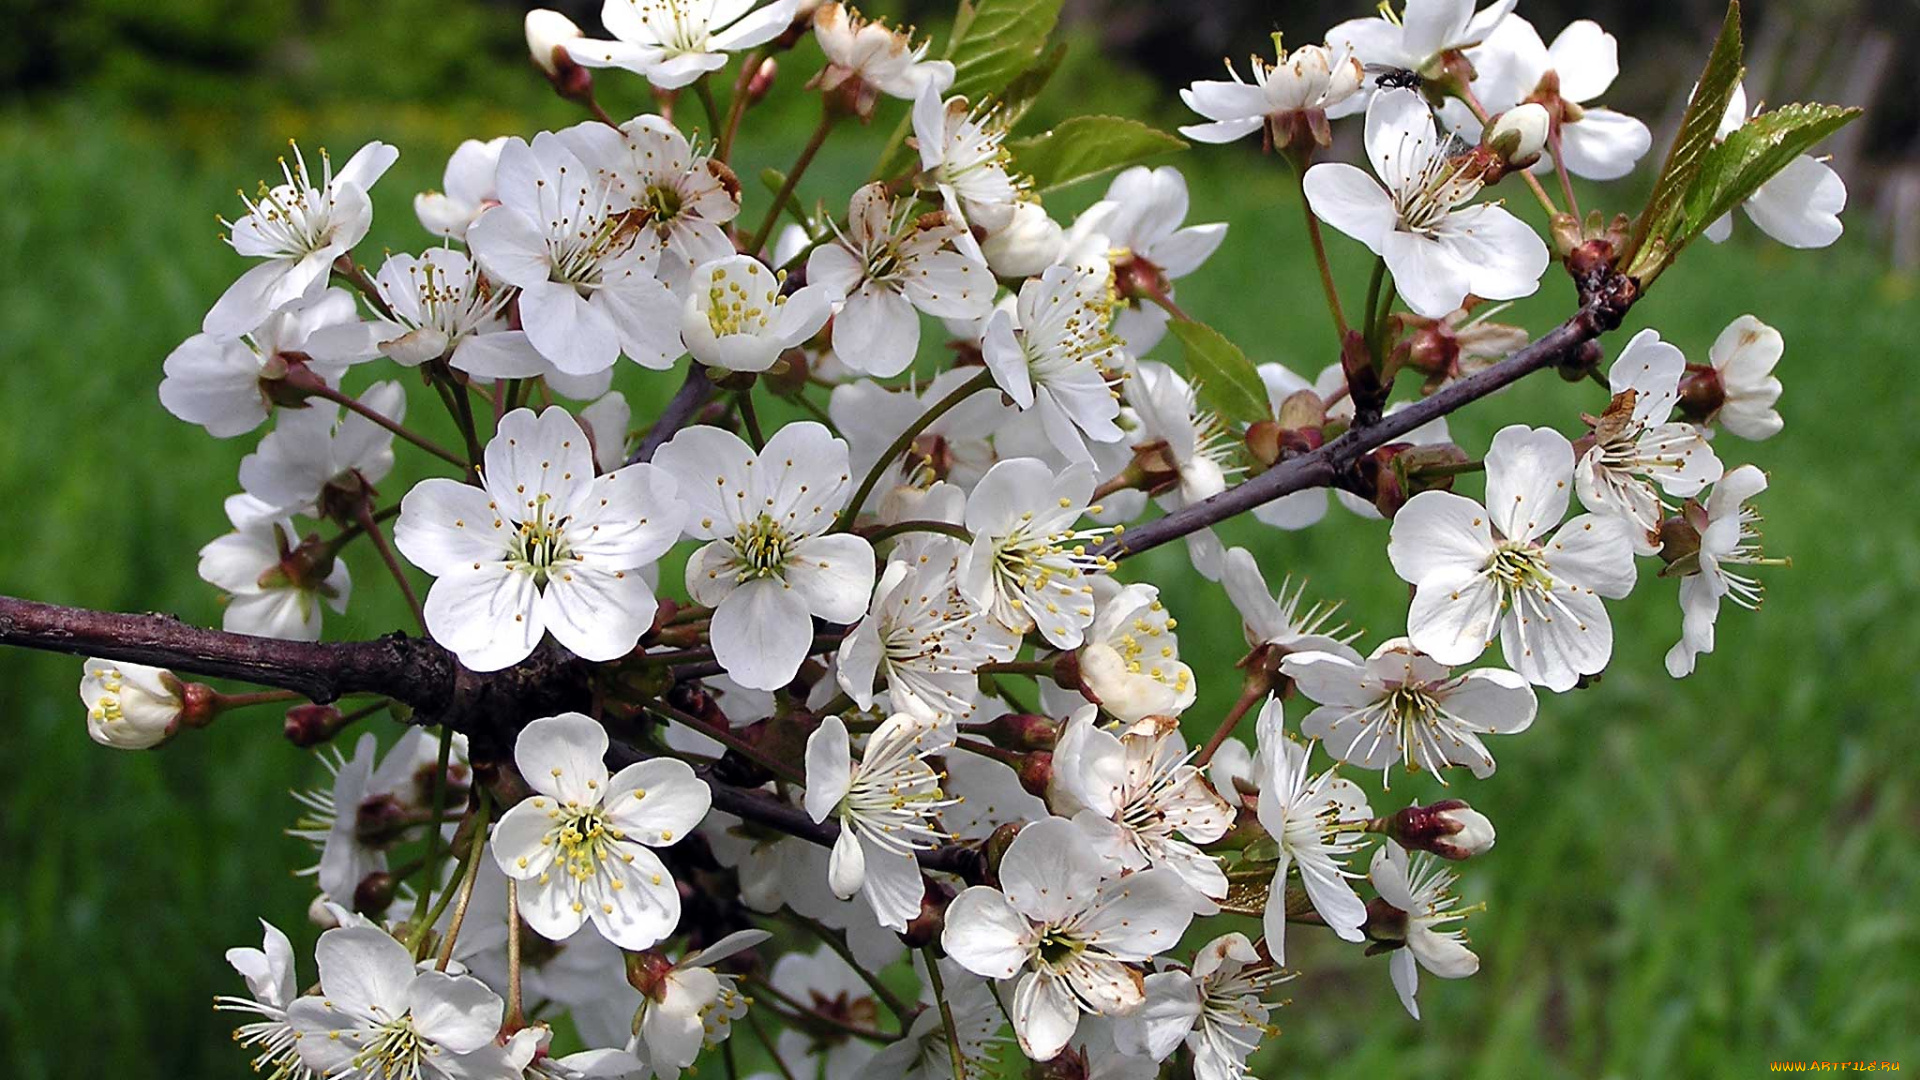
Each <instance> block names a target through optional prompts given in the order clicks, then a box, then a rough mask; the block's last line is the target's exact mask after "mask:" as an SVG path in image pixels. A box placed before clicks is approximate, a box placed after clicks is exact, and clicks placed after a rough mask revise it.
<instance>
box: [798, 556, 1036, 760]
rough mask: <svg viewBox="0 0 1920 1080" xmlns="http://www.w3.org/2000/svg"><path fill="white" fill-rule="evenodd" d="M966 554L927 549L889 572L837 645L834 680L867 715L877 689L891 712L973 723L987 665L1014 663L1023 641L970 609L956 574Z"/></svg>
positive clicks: (891, 565) (896, 563)
mask: <svg viewBox="0 0 1920 1080" xmlns="http://www.w3.org/2000/svg"><path fill="white" fill-rule="evenodd" d="M965 550H966V549H965V548H964V547H962V546H961V545H960V544H959V543H957V542H949V543H945V544H938V545H926V547H925V549H924V550H921V551H915V552H910V553H909V554H910V555H911V557H910V558H905V559H902V558H896V559H895V560H894V561H892V562H889V563H888V564H887V567H886V570H885V571H884V572H882V573H881V575H880V580H879V583H878V584H876V585H875V586H874V588H873V602H872V604H871V605H869V606H868V608H867V614H866V616H865V617H864V618H862V619H861V620H860V622H859V623H858V624H856V625H855V626H854V628H853V631H852V632H851V633H849V634H848V635H847V636H846V638H844V639H843V640H842V641H841V643H840V651H839V653H837V654H836V656H835V660H834V678H835V679H836V680H838V682H839V684H840V687H841V689H843V690H845V691H846V692H847V694H848V696H850V697H852V698H853V701H854V704H856V705H858V706H859V707H860V708H862V709H870V708H872V707H873V700H874V683H875V681H876V680H878V681H879V682H880V683H881V684H882V685H884V686H885V687H886V693H887V701H888V702H889V703H890V704H891V706H892V707H893V708H894V709H897V710H899V711H901V712H910V713H913V714H914V715H916V716H923V717H926V718H928V719H933V720H945V721H952V722H958V721H964V720H968V719H971V718H972V717H973V713H974V709H975V707H976V706H977V704H978V701H979V698H980V679H979V676H978V675H976V674H975V673H976V672H977V671H979V669H980V666H981V665H982V664H987V663H993V662H998V661H1006V660H1011V659H1013V657H1014V655H1015V654H1016V653H1018V652H1019V650H1020V639H1019V636H1018V635H1016V634H1015V633H1014V632H1013V631H1011V630H1009V629H1007V628H1006V627H1004V626H1002V625H1001V624H1000V623H999V622H997V621H996V620H994V619H993V618H992V617H991V616H989V615H988V614H987V612H986V611H985V610H984V609H982V608H979V607H976V606H974V605H973V604H972V603H970V602H968V600H967V599H966V597H965V596H964V595H963V594H962V593H961V592H960V587H959V581H958V579H957V578H956V576H955V574H956V571H957V570H958V567H959V562H960V558H961V554H962V553H963V552H964V551H965Z"/></svg>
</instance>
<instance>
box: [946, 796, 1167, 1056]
mask: <svg viewBox="0 0 1920 1080" xmlns="http://www.w3.org/2000/svg"><path fill="white" fill-rule="evenodd" d="M1114 871H1115V868H1114V867H1112V866H1111V865H1110V864H1109V863H1107V862H1106V861H1105V860H1103V859H1101V858H1100V856H1099V855H1097V854H1095V853H1094V852H1093V851H1092V850H1090V848H1089V846H1088V845H1087V842H1086V834H1085V833H1084V832H1082V831H1081V830H1080V829H1079V828H1078V827H1076V826H1075V825H1074V824H1073V823H1072V822H1070V821H1067V820H1065V819H1063V818H1047V819H1046V820H1044V821H1036V822H1034V823H1032V824H1030V825H1028V826H1027V827H1026V828H1024V829H1022V830H1020V834H1019V835H1018V836H1016V837H1014V840H1013V843H1012V844H1010V845H1008V847H1007V852H1006V855H1005V857H1004V858H1003V859H1002V860H1001V863H1000V883H1001V887H1002V888H1001V889H993V888H989V887H987V886H984V885H975V886H973V887H971V888H969V889H967V890H966V891H965V892H963V893H961V894H960V895H959V896H958V897H956V898H955V899H954V901H953V903H952V905H951V906H949V907H948V908H947V921H946V929H945V930H944V931H943V932H942V934H941V944H942V946H943V947H944V948H945V949H946V952H947V955H948V956H951V957H952V958H953V959H954V960H955V961H956V962H958V963H959V964H960V966H962V967H964V968H966V969H967V970H968V971H971V972H973V973H974V974H976V975H980V976H984V977H986V978H989V979H1011V978H1014V977H1015V976H1019V979H1020V981H1019V985H1017V986H1016V987H1015V988H1014V992H1013V1001H1012V1004H1011V1006H1010V1015H1011V1016H1012V1019H1013V1030H1014V1035H1015V1036H1016V1037H1017V1038H1018V1039H1019V1040H1020V1049H1021V1051H1022V1052H1024V1053H1025V1054H1026V1055H1027V1057H1029V1058H1031V1059H1033V1060H1035V1061H1045V1060H1047V1059H1048V1058H1051V1057H1053V1056H1054V1055H1055V1054H1057V1053H1059V1052H1060V1050H1061V1048H1062V1047H1064V1046H1066V1045H1067V1042H1068V1040H1070V1039H1072V1038H1073V1033H1074V1029H1075V1028H1077V1027H1078V1026H1079V1024H1080V1014H1081V1013H1082V1012H1090V1013H1101V1014H1105V1015H1125V1014H1127V1013H1130V1012H1132V1011H1134V1010H1135V1009H1138V1008H1139V1007H1140V1004H1141V1002H1142V1001H1143V1000H1144V999H1145V997H1146V993H1145V990H1144V988H1143V986H1142V982H1141V976H1140V973H1139V972H1138V971H1136V970H1134V969H1133V968H1131V967H1128V966H1127V965H1128V964H1132V963H1139V962H1141V961H1144V960H1149V959H1151V958H1152V957H1154V956H1155V955H1157V954H1159V953H1162V952H1165V951H1166V950H1168V949H1171V948H1173V947H1174V946H1175V945H1177V944H1178V943H1179V940H1180V935H1181V934H1183V933H1185V932H1186V929H1187V925H1188V923H1190V922H1191V921H1192V919H1193V908H1192V906H1191V905H1190V904H1188V903H1187V902H1186V897H1187V892H1186V888H1187V887H1186V885H1185V884H1184V883H1182V882H1181V880H1180V878H1179V875H1177V874H1175V873H1174V872H1173V871H1171V870H1164V869H1150V870H1142V871H1140V872H1139V873H1136V874H1129V875H1127V876H1126V877H1124V878H1122V877H1116V876H1112V875H1113V873H1114ZM1002 890H1004V891H1002Z"/></svg>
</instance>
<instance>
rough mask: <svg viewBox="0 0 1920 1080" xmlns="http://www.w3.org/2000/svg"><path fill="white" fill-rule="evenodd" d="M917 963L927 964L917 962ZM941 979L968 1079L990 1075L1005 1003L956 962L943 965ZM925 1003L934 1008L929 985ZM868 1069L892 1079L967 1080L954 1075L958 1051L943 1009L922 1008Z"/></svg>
mask: <svg viewBox="0 0 1920 1080" xmlns="http://www.w3.org/2000/svg"><path fill="white" fill-rule="evenodd" d="M915 963H916V965H918V964H920V963H921V961H919V960H918V959H916V961H915ZM923 973H924V972H923ZM940 980H941V982H942V983H943V984H944V985H945V987H946V991H947V992H946V999H947V1009H948V1011H949V1012H951V1013H952V1014H953V1026H954V1034H955V1035H957V1036H958V1039H959V1043H960V1054H961V1057H962V1058H963V1059H964V1060H965V1062H966V1067H967V1073H968V1077H971V1076H974V1075H984V1070H985V1069H987V1068H988V1067H989V1066H990V1065H991V1062H992V1056H991V1055H992V1053H993V1051H994V1049H995V1048H996V1047H998V1046H999V1045H1000V1043H1001V1039H1000V1024H1001V1013H1000V1005H999V1003H998V1002H996V1001H995V1000H994V996H993V990H992V988H991V987H989V985H988V984H987V982H986V981H985V980H984V979H981V978H979V977H977V976H975V975H974V974H973V973H972V972H969V971H968V970H967V969H966V968H963V967H961V966H960V965H959V964H957V963H955V962H954V961H952V960H941V961H940ZM920 999H921V1001H922V1002H924V1003H926V1004H928V1005H932V1004H933V990H932V988H931V987H928V988H927V989H926V991H925V992H924V993H922V994H921V996H920ZM867 1068H868V1073H867V1075H869V1076H876V1077H878V1076H884V1077H888V1078H889V1080H967V1077H955V1076H954V1075H953V1049H952V1046H951V1044H950V1042H949V1040H948V1035H947V1026H946V1022H945V1020H944V1018H943V1017H942V1016H941V1015H940V1010H939V1009H938V1008H925V1009H921V1010H920V1012H919V1013H918V1014H917V1015H915V1016H914V1018H913V1023H912V1024H910V1025H908V1027H907V1031H906V1034H905V1035H903V1036H901V1037H900V1038H899V1039H896V1040H895V1041H893V1042H890V1043H888V1044H887V1045H886V1046H884V1047H882V1048H881V1050H880V1052H879V1053H878V1054H876V1055H874V1057H873V1059H872V1061H871V1062H870V1063H869V1065H868V1067H867ZM976 1070H982V1071H981V1072H976Z"/></svg>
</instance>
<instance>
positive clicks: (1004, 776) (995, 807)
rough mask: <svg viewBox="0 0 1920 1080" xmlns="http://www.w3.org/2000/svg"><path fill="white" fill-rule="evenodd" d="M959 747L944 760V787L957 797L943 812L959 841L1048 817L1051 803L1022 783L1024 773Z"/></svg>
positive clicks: (942, 822)
mask: <svg viewBox="0 0 1920 1080" xmlns="http://www.w3.org/2000/svg"><path fill="white" fill-rule="evenodd" d="M964 750H965V747H964V746H956V748H955V750H954V751H950V752H949V753H948V754H947V755H946V756H945V757H943V758H942V759H941V764H942V767H943V768H945V770H946V778H945V780H944V781H942V784H941V786H942V788H943V789H944V790H945V791H946V793H947V794H948V795H950V796H952V797H953V798H954V799H955V800H957V801H956V802H955V803H954V804H953V805H952V806H949V807H947V808H945V809H944V810H942V811H941V812H940V824H942V825H944V826H946V828H947V831H948V832H950V833H952V834H953V836H954V838H955V839H957V840H985V839H987V838H988V837H989V836H992V835H993V831H994V830H995V829H998V828H999V827H1000V826H1002V825H1005V824H1007V823H1009V822H1018V823H1020V824H1022V825H1024V824H1026V823H1027V822H1029V821H1038V820H1040V819H1041V818H1044V817H1046V816H1048V810H1047V804H1046V802H1045V801H1044V800H1042V799H1039V798H1037V797H1035V796H1034V795H1033V794H1032V793H1030V792H1029V791H1027V789H1026V788H1025V787H1022V786H1021V784H1020V774H1019V773H1016V772H1014V771H1013V767H1012V766H1010V765H1008V764H1007V763H1006V762H1004V761H997V760H995V759H993V758H990V757H986V756H985V755H982V754H971V753H963V752H960V751H964Z"/></svg>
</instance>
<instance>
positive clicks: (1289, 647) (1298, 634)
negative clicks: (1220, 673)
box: [1221, 548, 1360, 663]
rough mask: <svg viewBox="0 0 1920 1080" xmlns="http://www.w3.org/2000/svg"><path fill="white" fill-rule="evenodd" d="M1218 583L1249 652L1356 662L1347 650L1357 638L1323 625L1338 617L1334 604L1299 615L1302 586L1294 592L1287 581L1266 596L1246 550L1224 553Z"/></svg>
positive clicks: (1261, 577)
mask: <svg viewBox="0 0 1920 1080" xmlns="http://www.w3.org/2000/svg"><path fill="white" fill-rule="evenodd" d="M1221 582H1222V584H1224V585H1225V586H1226V590H1227V598H1228V599H1230V600H1232V601H1233V606H1234V607H1235V608H1237V609H1238V610H1239V612H1240V628H1241V630H1243V631H1244V632H1245V633H1246V637H1247V644H1248V646H1250V647H1252V648H1255V649H1258V648H1261V647H1262V646H1272V647H1274V648H1277V649H1279V650H1281V651H1283V652H1329V653H1334V654H1336V655H1339V656H1344V657H1347V658H1348V659H1350V660H1352V661H1354V662H1355V663H1358V662H1359V661H1360V654H1359V653H1357V652H1355V651H1354V650H1353V646H1351V645H1349V644H1348V642H1350V641H1352V640H1353V639H1354V638H1355V637H1356V636H1358V635H1357V634H1350V633H1347V632H1346V630H1347V627H1346V624H1345V623H1341V624H1339V625H1337V626H1328V625H1327V624H1328V623H1329V622H1331V621H1332V620H1333V617H1334V615H1335V614H1336V613H1337V612H1339V610H1340V605H1339V604H1337V603H1336V604H1319V603H1316V604H1314V605H1313V606H1312V607H1309V608H1306V609H1304V610H1302V609H1301V607H1300V603H1301V601H1302V600H1303V599H1304V598H1305V596H1306V592H1307V584H1306V582H1304V581H1303V582H1301V583H1300V584H1299V585H1298V586H1295V585H1294V584H1293V579H1292V578H1288V579H1286V580H1284V581H1282V582H1281V583H1280V592H1279V593H1278V594H1276V593H1274V592H1272V591H1270V590H1269V589H1268V588H1267V579H1266V575H1264V574H1262V573H1261V572H1260V564H1259V563H1257V562H1255V561H1254V558H1253V554H1252V553H1251V552H1249V551H1248V550H1247V549H1246V548H1233V549H1231V550H1229V551H1228V552H1227V557H1226V572H1225V573H1223V574H1222V575H1221Z"/></svg>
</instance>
